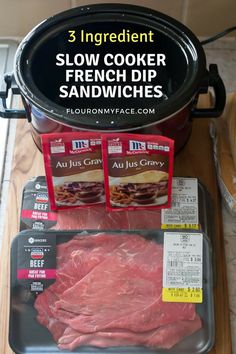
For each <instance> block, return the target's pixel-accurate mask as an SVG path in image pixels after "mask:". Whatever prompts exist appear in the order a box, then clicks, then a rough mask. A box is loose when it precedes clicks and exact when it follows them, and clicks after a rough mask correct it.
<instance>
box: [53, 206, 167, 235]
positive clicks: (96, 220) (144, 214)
mask: <svg viewBox="0 0 236 354" xmlns="http://www.w3.org/2000/svg"><path fill="white" fill-rule="evenodd" d="M160 226H161V213H160V210H142V211H141V210H136V211H113V212H110V213H108V212H107V211H106V209H105V207H104V206H102V205H98V206H93V207H87V208H84V209H72V210H69V211H68V210H61V211H59V212H58V213H57V224H56V225H55V226H54V227H53V229H55V230H122V229H123V230H141V229H144V230H147V229H149V230H151V229H159V228H160Z"/></svg>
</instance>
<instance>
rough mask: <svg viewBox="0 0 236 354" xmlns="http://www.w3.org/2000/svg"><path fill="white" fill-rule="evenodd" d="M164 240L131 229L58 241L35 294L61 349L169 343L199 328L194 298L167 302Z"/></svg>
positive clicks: (41, 318)
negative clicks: (47, 282) (50, 270)
mask: <svg viewBox="0 0 236 354" xmlns="http://www.w3.org/2000/svg"><path fill="white" fill-rule="evenodd" d="M162 264H163V247H162V245H160V244H157V243H156V242H155V241H151V240H147V239H145V238H143V237H141V236H139V235H136V234H110V233H109V234H106V233H98V234H93V235H86V234H85V235H79V236H75V237H74V238H73V239H72V240H71V241H69V242H67V243H63V244H60V245H58V247H57V280H56V282H55V283H54V284H52V285H51V286H50V287H49V288H48V289H46V290H45V291H44V292H43V293H42V294H40V295H39V296H38V297H37V299H36V301H35V308H36V310H37V311H38V316H37V319H38V321H39V322H40V323H41V324H42V325H44V326H46V327H47V328H48V329H49V331H50V332H51V333H52V335H53V337H54V339H55V341H57V342H58V345H59V348H61V349H69V350H73V349H75V348H76V347H77V346H81V345H96V346H98V347H108V346H117V345H121V346H122V345H123V346H124V345H144V346H148V347H162V348H170V347H172V346H173V345H175V344H176V343H178V342H179V341H180V340H181V339H183V338H184V337H186V336H188V335H190V334H192V333H194V332H195V331H196V330H198V329H200V328H201V321H200V319H199V317H198V315H196V312H195V305H193V304H188V303H164V302H162V300H161V293H162V271H163V269H162V267H163V265H162Z"/></svg>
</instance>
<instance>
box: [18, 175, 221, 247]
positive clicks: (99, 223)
mask: <svg viewBox="0 0 236 354" xmlns="http://www.w3.org/2000/svg"><path fill="white" fill-rule="evenodd" d="M174 179H175V178H174ZM174 179H173V180H174ZM197 189H198V213H199V215H198V217H199V224H200V229H201V230H202V231H204V232H205V233H206V234H207V235H208V236H209V237H210V238H211V240H212V241H213V239H214V238H212V237H211V235H213V233H214V230H213V229H212V228H213V224H214V223H213V221H212V220H213V207H212V201H211V198H210V195H209V193H208V191H207V190H206V188H205V187H204V186H203V185H202V184H201V183H200V181H197ZM160 228H161V211H160V210H135V211H128V210H126V211H122V212H120V211H113V212H107V211H106V209H105V206H104V205H93V206H91V207H87V208H84V209H71V210H59V211H57V212H55V211H52V210H51V209H50V204H49V198H48V191H47V185H46V180H45V177H44V176H38V177H35V178H33V179H31V180H30V181H29V182H28V183H27V184H26V185H25V187H24V190H23V196H22V205H21V220H20V231H22V230H26V229H35V230H46V229H55V230H85V229H96V230H105V229H117V230H120V229H127V230H128V229H129V230H140V229H160Z"/></svg>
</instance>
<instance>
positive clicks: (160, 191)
mask: <svg viewBox="0 0 236 354" xmlns="http://www.w3.org/2000/svg"><path fill="white" fill-rule="evenodd" d="M102 153H103V166H104V180H105V190H106V206H107V209H108V210H109V211H112V210H135V209H149V208H151V209H160V208H170V206H171V187H172V175H173V158H174V142H173V140H171V139H169V138H165V137H161V136H156V135H137V134H106V135H102Z"/></svg>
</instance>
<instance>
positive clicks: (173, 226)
mask: <svg viewBox="0 0 236 354" xmlns="http://www.w3.org/2000/svg"><path fill="white" fill-rule="evenodd" d="M161 228H162V229H164V230H167V229H192V230H199V229H200V225H198V224H162V225H161Z"/></svg>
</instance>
